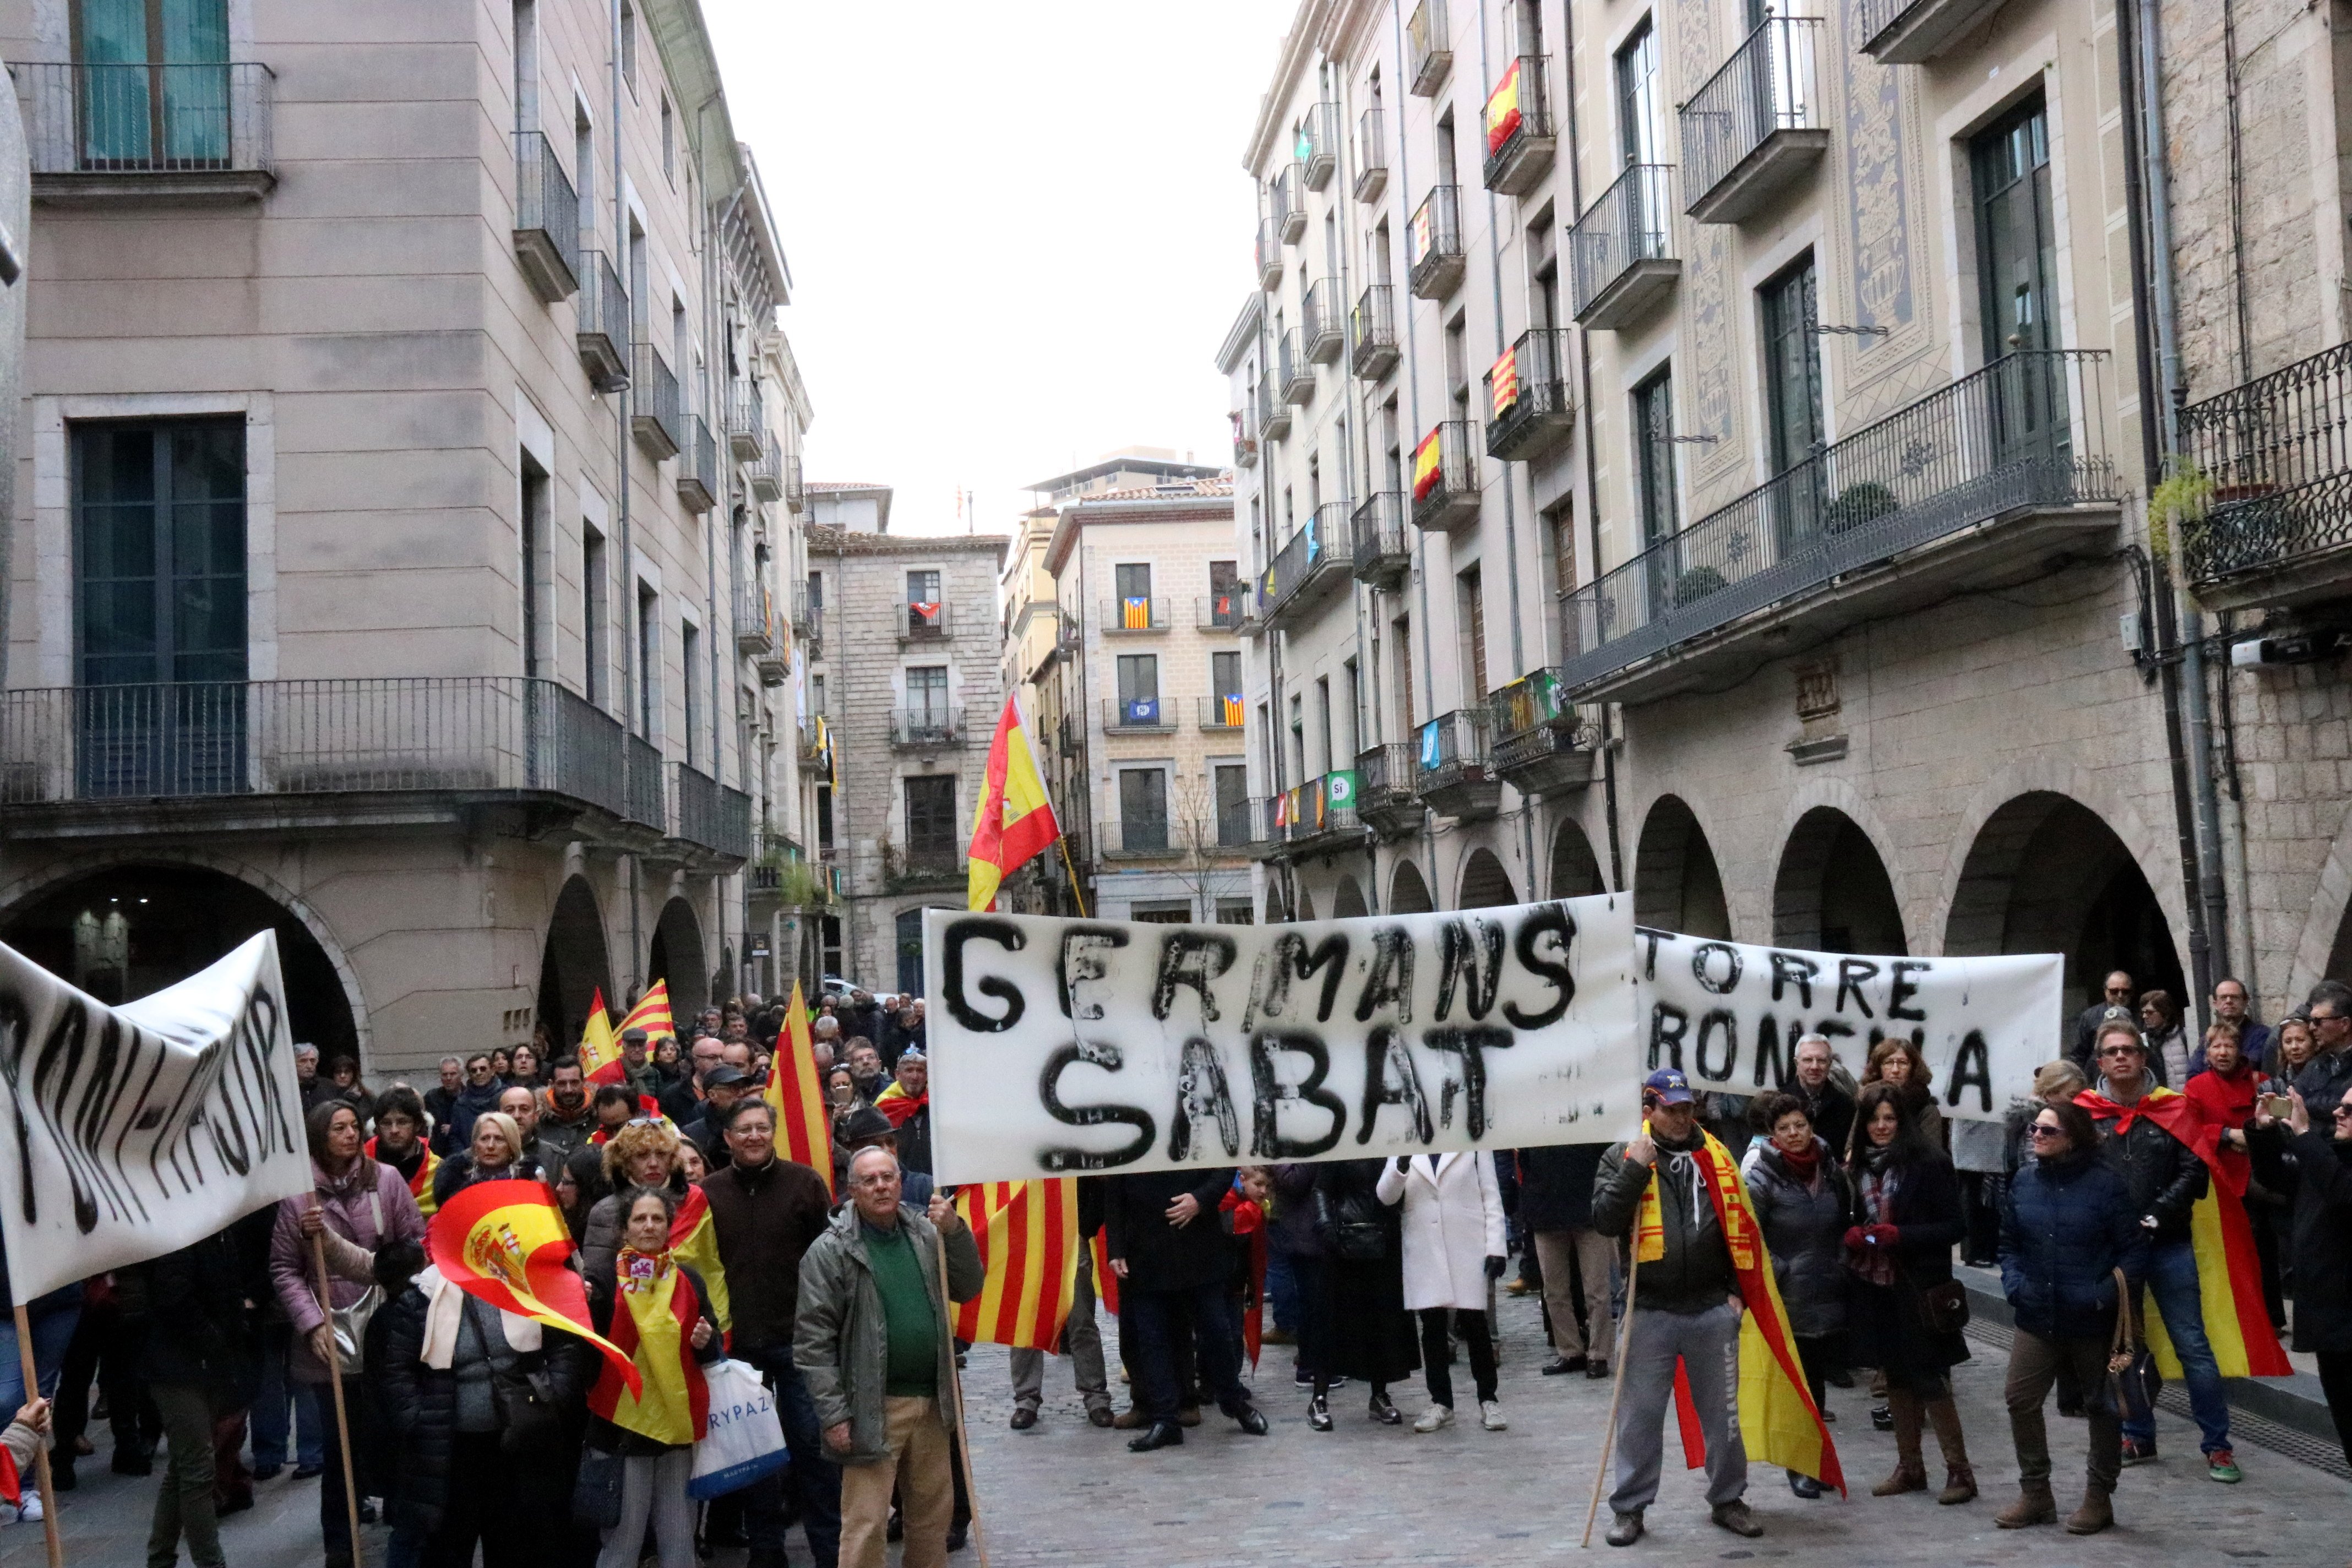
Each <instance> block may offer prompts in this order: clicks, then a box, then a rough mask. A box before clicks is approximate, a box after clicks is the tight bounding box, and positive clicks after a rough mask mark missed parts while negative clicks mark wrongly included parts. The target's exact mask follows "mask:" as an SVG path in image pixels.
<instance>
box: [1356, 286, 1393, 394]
mask: <svg viewBox="0 0 2352 1568" xmlns="http://www.w3.org/2000/svg"><path fill="white" fill-rule="evenodd" d="M1349 335H1350V336H1352V337H1353V338H1354V339H1355V343H1356V347H1355V355H1354V363H1353V368H1354V370H1355V373H1356V374H1357V375H1358V376H1360V377H1361V378H1362V379H1364V380H1366V381H1379V380H1381V378H1383V377H1384V376H1386V375H1387V374H1389V372H1391V371H1392V370H1394V369H1395V368H1396V366H1397V359H1398V350H1397V330H1396V286H1395V285H1394V284H1392V283H1374V284H1371V285H1370V286H1369V287H1367V288H1366V289H1364V291H1363V293H1362V294H1361V295H1360V296H1359V297H1358V299H1357V300H1356V309H1355V312H1354V330H1353V331H1352V332H1351V333H1350V334H1349Z"/></svg>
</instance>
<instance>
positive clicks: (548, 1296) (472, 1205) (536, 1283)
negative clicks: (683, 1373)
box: [425, 1179, 638, 1393]
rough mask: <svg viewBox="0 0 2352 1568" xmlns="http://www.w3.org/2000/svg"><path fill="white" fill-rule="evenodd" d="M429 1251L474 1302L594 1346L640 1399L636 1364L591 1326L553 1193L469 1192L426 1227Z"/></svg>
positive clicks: (489, 1187) (499, 1187) (515, 1184)
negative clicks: (569, 1265) (567, 1265)
mask: <svg viewBox="0 0 2352 1568" xmlns="http://www.w3.org/2000/svg"><path fill="white" fill-rule="evenodd" d="M425 1255H426V1256H427V1257H429V1258H432V1259H433V1262H434V1265H435V1267H436V1268H439V1269H440V1270H441V1277H442V1278H443V1279H446V1280H448V1281H449V1282H450V1283H451V1284H453V1285H455V1286H457V1289H460V1290H463V1291H464V1292H466V1294H467V1295H468V1296H473V1297H478V1298H479V1299H480V1300H484V1301H487V1302H488V1303H489V1304H490V1305H491V1306H493V1307H496V1308H498V1309H499V1310H501V1311H508V1312H512V1313H514V1314H515V1315H516V1316H517V1317H520V1318H529V1319H530V1321H532V1322H534V1323H538V1324H540V1325H541V1326H542V1327H545V1328H551V1329H561V1330H562V1331H564V1332H565V1333H567V1334H575V1335H577V1336H579V1337H580V1338H581V1339H583V1340H586V1341H587V1342H589V1343H590V1344H592V1345H594V1346H595V1347H596V1349H597V1350H598V1351H599V1352H602V1353H603V1355H604V1360H605V1362H606V1363H607V1364H608V1365H610V1366H611V1367H612V1368H613V1370H614V1373H617V1374H618V1375H619V1377H620V1378H621V1380H622V1381H623V1382H624V1383H626V1384H628V1385H629V1389H630V1391H631V1392H632V1393H634V1392H635V1390H636V1388H637V1384H638V1377H637V1368H636V1363H635V1361H633V1360H632V1359H631V1358H630V1356H629V1354H628V1352H625V1351H624V1350H622V1349H621V1348H620V1347H619V1346H618V1345H616V1344H614V1342H612V1341H610V1340H608V1339H605V1338H604V1337H603V1336H602V1335H600V1334H598V1333H597V1332H596V1331H595V1330H594V1329H593V1327H591V1326H590V1325H591V1321H592V1320H591V1319H590V1318H589V1316H588V1291H587V1288H586V1287H585V1286H584V1285H583V1284H582V1283H581V1280H580V1276H579V1275H577V1274H575V1273H573V1272H572V1270H571V1269H569V1268H565V1267H564V1260H565V1259H566V1258H570V1257H571V1256H572V1232H571V1231H570V1230H569V1229H567V1228H566V1227H565V1226H564V1224H563V1211H562V1210H561V1209H559V1208H557V1207H556V1206H555V1198H554V1195H553V1194H551V1193H550V1192H549V1191H548V1190H547V1188H546V1187H545V1186H543V1185H541V1184H540V1183H538V1182H534V1181H530V1180H528V1179H524V1180H515V1181H503V1182H483V1183H480V1184H477V1185H475V1186H470V1187H467V1189H466V1190H465V1191H464V1192H462V1193H459V1194H457V1196H455V1197H453V1198H451V1199H450V1200H449V1201H448V1202H447V1203H446V1204H444V1205H441V1212H440V1213H439V1214H436V1215H434V1216H433V1222H432V1223H431V1224H430V1225H428V1226H425Z"/></svg>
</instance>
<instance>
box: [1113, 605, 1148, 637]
mask: <svg viewBox="0 0 2352 1568" xmlns="http://www.w3.org/2000/svg"><path fill="white" fill-rule="evenodd" d="M1118 605H1119V625H1120V626H1121V627H1123V628H1124V629H1126V630H1128V631H1130V632H1148V631H1150V629H1151V601H1150V599H1121V600H1120V601H1119V602H1118Z"/></svg>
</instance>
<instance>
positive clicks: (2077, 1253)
mask: <svg viewBox="0 0 2352 1568" xmlns="http://www.w3.org/2000/svg"><path fill="white" fill-rule="evenodd" d="M2008 1186H2009V1190H2008V1193H2007V1194H2006V1195H2005V1196H2004V1197H2003V1199H2002V1201H2001V1205H2000V1289H2001V1294H2002V1295H2004V1296H2006V1297H2008V1298H2009V1305H2010V1308H2011V1310H2012V1311H2014V1312H2015V1313H2016V1314H2017V1326H2018V1327H2019V1328H2021V1329H2023V1330H2024V1331H2026V1332H2028V1333H2032V1334H2038V1335H2040V1336H2041V1337H2042V1338H2043V1339H2045V1340H2048V1339H2069V1340H2074V1339H2081V1340H2102V1341H2104V1340H2108V1339H2111V1338H2112V1337H2113V1336H2114V1334H2115V1331H2116V1277H2115V1270H2116V1269H2117V1268H2121V1269H2123V1270H2124V1272H2125V1273H2126V1275H2127V1276H2129V1277H2131V1278H2133V1279H2137V1278H2139V1276H2140V1274H2141V1273H2142V1272H2143V1270H2144V1269H2145V1267H2146V1265H2145V1263H2144V1261H2143V1260H2144V1259H2145V1258H2146V1257H2147V1229H2146V1227H2144V1226H2141V1224H2140V1223H2139V1210H2138V1208H2137V1206H2136V1205H2134V1204H2133V1203H2132V1198H2131V1189H2130V1188H2129V1187H2127V1186H2126V1185H2125V1184H2124V1179H2123V1178H2122V1177H2121V1176H2119V1175H2117V1174H2116V1173H2115V1172H2114V1171H2113V1170H2112V1169H2110V1168H2109V1167H2108V1166H2107V1165H2106V1164H2105V1163H2104V1162H2102V1161H2101V1160H2100V1159H2099V1158H2098V1156H2097V1155H2096V1154H2095V1153H2094V1152H2091V1151H2089V1150H2077V1151H2076V1152H2074V1153H2072V1154H2069V1155H2067V1156H2065V1157H2064V1158H2063V1159H2058V1160H2035V1161H2032V1162H2030V1163H2026V1164H2023V1165H2021V1166H2019V1167H2018V1170H2017V1173H2016V1174H2015V1175H2014V1176H2012V1177H2011V1179H2010V1181H2009V1184H2008Z"/></svg>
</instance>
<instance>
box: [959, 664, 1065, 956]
mask: <svg viewBox="0 0 2352 1568" xmlns="http://www.w3.org/2000/svg"><path fill="white" fill-rule="evenodd" d="M1060 837H1062V827H1061V824H1059V823H1058V822H1056V821H1055V820H1054V803H1053V801H1052V800H1051V799H1049V798H1048V797H1047V796H1046V794H1045V774H1043V773H1040V772H1038V770H1037V753H1036V752H1034V750H1032V749H1031V747H1030V745H1029V735H1028V732H1027V731H1026V730H1024V728H1023V727H1022V723H1021V706H1020V700H1019V699H1017V698H1013V697H1008V698H1006V699H1005V700H1004V711H1003V713H1002V714H1000V715H998V717H997V721H996V739H995V741H994V742H993V743H992V744H991V745H990V746H989V748H988V769H987V772H986V773H985V774H984V775H983V782H982V784H981V790H980V811H979V814H978V816H976V817H975V819H974V820H973V822H972V825H971V855H970V870H969V872H968V876H969V881H968V883H967V885H966V889H965V903H966V905H967V907H969V908H971V909H975V910H992V909H994V908H995V907H996V889H998V888H999V887H1000V886H1002V885H1003V881H1004V879H1005V878H1007V877H1009V876H1011V875H1012V874H1013V872H1014V871H1015V870H1016V869H1018V868H1021V867H1023V866H1025V865H1027V864H1028V863H1029V862H1030V861H1031V860H1033V859H1034V858H1037V857H1038V856H1040V855H1042V854H1044V853H1045V851H1046V850H1047V849H1050V848H1052V847H1053V846H1054V844H1055V841H1056V840H1058V839H1059V838H1060Z"/></svg>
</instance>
